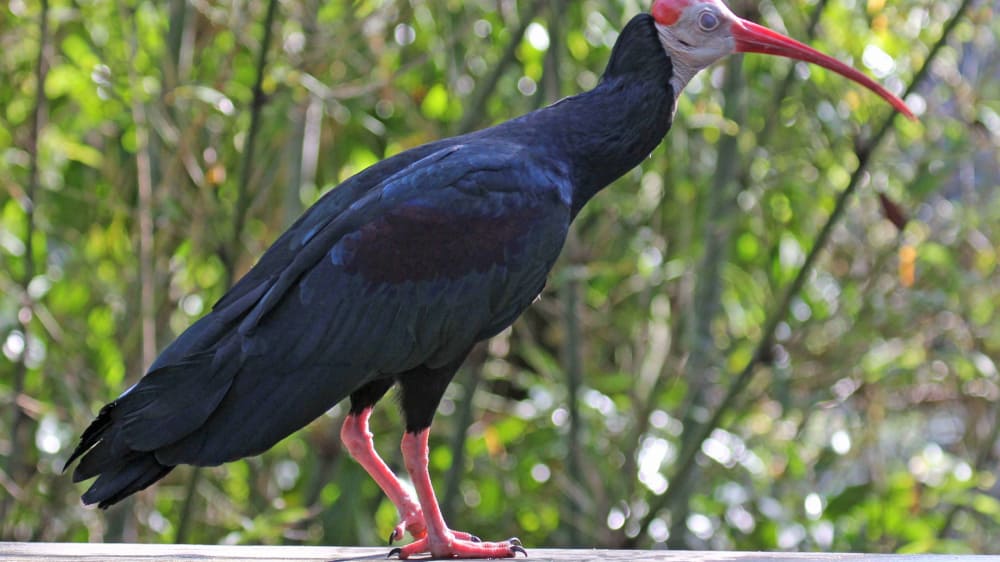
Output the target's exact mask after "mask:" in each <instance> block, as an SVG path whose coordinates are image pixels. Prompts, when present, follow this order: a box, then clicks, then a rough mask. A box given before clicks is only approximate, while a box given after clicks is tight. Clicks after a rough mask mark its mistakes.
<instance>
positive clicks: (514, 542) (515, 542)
mask: <svg viewBox="0 0 1000 562" xmlns="http://www.w3.org/2000/svg"><path fill="white" fill-rule="evenodd" d="M507 542H509V543H510V544H512V545H514V546H521V539H519V538H517V537H511V538H509V539H507ZM525 556H527V554H525Z"/></svg>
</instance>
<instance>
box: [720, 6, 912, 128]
mask: <svg viewBox="0 0 1000 562" xmlns="http://www.w3.org/2000/svg"><path fill="white" fill-rule="evenodd" d="M732 34H733V39H735V42H736V51H737V52H740V53H764V54H766V55H778V56H781V57H788V58H791V59H797V60H801V61H805V62H811V63H813V64H818V65H820V66H822V67H824V68H828V69H830V70H832V71H834V72H836V73H837V74H840V75H841V76H845V77H847V78H850V79H851V80H854V81H855V82H857V83H858V84H861V85H862V86H864V87H866V88H868V89H869V90H871V91H873V92H875V93H876V94H878V95H880V96H882V97H883V98H884V99H885V100H886V101H887V102H889V103H890V104H892V106H893V107H895V108H896V110H897V111H899V112H900V113H902V114H903V115H905V116H907V117H909V118H910V119H912V120H914V121H915V120H916V119H917V117H916V116H915V115H914V114H913V112H912V111H910V108H909V107H906V103H904V102H903V100H901V99H899V98H898V97H896V96H895V95H893V94H892V92H890V91H889V90H886V89H885V88H883V87H882V86H881V85H880V84H878V83H877V82H875V81H874V80H872V79H871V78H869V77H868V76H866V75H864V74H862V73H861V72H859V71H857V70H855V69H853V68H851V67H849V66H847V65H846V64H844V63H842V62H840V61H838V60H837V59H835V58H833V57H830V56H828V55H824V54H823V53H821V52H819V51H817V50H816V49H813V48H812V47H809V46H807V45H804V44H802V43H799V42H798V41H796V40H794V39H792V38H790V37H786V36H784V35H782V34H780V33H778V32H776V31H772V30H770V29H768V28H766V27H764V26H762V25H758V24H756V23H753V22H751V21H747V20H744V19H740V20H738V21H737V22H736V23H734V24H733V27H732Z"/></svg>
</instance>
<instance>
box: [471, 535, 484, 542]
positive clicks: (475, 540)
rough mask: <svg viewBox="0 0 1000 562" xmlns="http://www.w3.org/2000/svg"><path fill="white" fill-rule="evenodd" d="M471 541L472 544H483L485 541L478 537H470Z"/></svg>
mask: <svg viewBox="0 0 1000 562" xmlns="http://www.w3.org/2000/svg"><path fill="white" fill-rule="evenodd" d="M469 540H470V541H472V542H483V539H481V538H479V537H477V536H476V535H469Z"/></svg>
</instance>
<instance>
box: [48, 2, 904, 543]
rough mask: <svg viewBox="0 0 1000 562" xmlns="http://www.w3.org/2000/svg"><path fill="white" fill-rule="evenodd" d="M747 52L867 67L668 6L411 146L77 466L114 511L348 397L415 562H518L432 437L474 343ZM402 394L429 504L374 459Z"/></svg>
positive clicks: (277, 254) (170, 355) (102, 431)
mask: <svg viewBox="0 0 1000 562" xmlns="http://www.w3.org/2000/svg"><path fill="white" fill-rule="evenodd" d="M732 52H756V53H765V54H771V55H780V56H784V57H791V58H795V59H800V60H803V61H808V62H811V63H815V64H819V65H821V66H824V67H826V68H828V69H831V70H833V71H835V72H838V73H840V74H842V75H844V76H846V77H848V78H850V79H851V80H854V81H856V82H859V83H861V84H863V85H864V86H866V87H868V88H870V89H871V90H874V91H875V92H876V93H877V94H878V95H880V96H882V97H883V98H885V99H886V100H888V101H889V102H890V103H891V104H892V105H893V107H895V108H896V110H898V111H900V112H902V113H904V114H906V115H907V116H910V117H911V118H912V114H911V113H910V111H909V110H908V109H907V107H906V105H905V104H904V103H903V102H902V101H901V100H900V99H898V98H897V97H896V96H894V95H892V94H890V93H889V92H888V91H886V90H885V89H884V88H882V87H881V86H879V85H878V84H876V83H875V82H873V81H872V80H871V79H869V78H868V77H866V76H865V75H863V74H861V73H860V72H858V71H856V70H854V69H852V68H850V67H848V66H846V65H844V64H842V63H840V62H838V61H836V60H834V59H832V58H830V57H828V56H826V55H823V54H821V53H819V52H817V51H815V50H813V49H811V48H809V47H806V46H805V45H803V44H801V43H798V42H796V41H794V40H792V39H789V38H787V37H784V36H782V35H780V34H778V33H776V32H774V31H771V30H769V29H767V28H764V27H761V26H759V25H757V24H754V23H751V22H749V21H745V20H743V19H740V18H738V17H736V16H735V15H734V14H733V13H732V12H731V11H730V10H729V8H727V7H726V6H725V5H724V4H723V3H722V2H721V1H720V0H656V1H655V2H654V3H653V6H652V11H651V14H640V15H637V16H635V17H634V18H633V19H632V20H631V21H630V22H629V23H628V24H627V25H626V26H625V28H624V29H623V30H622V32H621V34H620V36H619V37H618V41H617V43H616V44H615V46H614V49H613V50H612V52H611V59H610V61H609V62H608V65H607V68H606V69H605V71H604V75H603V77H602V79H601V81H600V83H599V84H598V85H597V87H595V88H594V89H593V90H591V91H589V92H585V93H582V94H580V95H577V96H573V97H571V98H567V99H564V100H562V101H560V102H558V103H556V104H553V105H551V106H549V107H546V108H543V109H540V110H538V111H534V112H532V113H529V114H527V115H524V116H521V117H518V118H516V119H513V120H511V121H507V122H505V123H501V124H499V125H496V126H494V127H490V128H488V129H484V130H481V131H478V132H474V133H471V134H467V135H462V136H459V137H455V138H449V139H444V140H440V141H437V142H432V143H430V144H426V145H423V146H418V147H416V148H413V149H410V150H408V151H406V152H403V153H401V154H398V155H396V156H393V157H391V158H388V159H386V160H384V161H382V162H379V163H378V164H375V165H373V166H371V167H370V168H368V169H366V170H364V171H363V172H361V173H359V174H357V175H356V176H354V177H352V178H350V179H348V180H347V181H345V182H343V183H342V184H341V185H340V186H338V187H337V188H336V189H333V190H332V191H330V192H329V193H327V194H326V195H325V196H324V197H323V198H322V199H320V200H319V202H317V203H316V204H315V205H313V207H312V208H310V209H309V210H308V211H307V212H306V213H305V214H304V215H303V216H302V217H301V218H300V219H299V220H298V221H297V222H296V223H295V224H294V225H292V227H291V228H289V229H288V231H287V232H285V233H284V234H282V236H281V237H280V238H279V239H278V240H277V242H275V243H274V245H273V246H271V247H270V248H269V249H268V250H267V251H266V252H265V253H264V255H263V257H261V259H260V261H259V263H257V265H256V266H254V267H253V269H251V270H250V271H249V272H248V273H247V274H246V275H245V276H244V277H243V278H241V279H240V280H239V281H238V282H237V283H236V284H235V286H233V287H232V289H230V290H229V292H228V293H226V295H225V296H223V297H222V299H221V300H219V302H218V303H216V305H215V307H214V308H213V310H212V312H211V313H209V314H208V315H206V316H205V317H203V318H202V319H200V320H199V321H197V322H196V323H194V324H193V325H192V326H191V327H190V328H188V329H187V330H186V331H185V332H184V333H182V334H181V335H180V336H179V337H178V338H177V339H176V340H175V341H174V342H173V343H171V344H170V345H169V346H167V348H166V349H164V350H163V352H162V353H161V354H160V356H159V357H158V358H157V359H156V361H155V362H154V363H153V364H152V365H151V366H150V367H149V370H148V371H147V373H146V375H145V376H144V377H142V379H141V380H139V382H138V383H137V384H135V385H134V386H132V387H131V388H129V389H128V390H126V391H125V392H124V393H123V394H122V395H121V396H119V397H118V398H117V399H115V400H114V401H113V402H111V403H110V404H108V405H106V406H104V407H103V408H102V409H101V411H100V413H99V414H98V415H97V418H96V419H95V420H94V421H93V423H92V424H91V425H90V427H88V428H87V430H86V431H84V433H83V436H82V438H81V440H80V443H79V446H78V447H77V448H76V450H75V451H74V452H73V455H72V456H71V457H70V459H69V461H67V465H69V464H70V463H71V462H73V460H75V459H77V458H79V457H81V456H82V458H81V460H80V464H79V465H78V466H77V467H76V470H75V472H74V474H73V478H74V481H80V480H86V479H89V478H93V477H95V476H96V477H97V480H96V481H95V482H94V483H93V484H92V485H91V487H90V489H88V490H87V491H86V493H84V494H83V501H84V502H85V503H88V504H91V503H97V504H99V505H100V506H101V507H107V506H109V505H111V504H114V503H115V502H118V501H119V500H121V499H122V498H124V497H126V496H128V495H130V494H132V493H134V492H136V491H138V490H141V489H143V488H145V487H147V486H149V485H150V484H152V483H154V482H156V481H157V480H159V479H160V478H162V477H163V476H164V475H165V474H167V473H168V472H170V470H171V469H172V468H173V467H175V466H177V465H179V464H182V463H187V464H193V465H201V466H206V465H218V464H221V463H225V462H228V461H232V460H236V459H239V458H243V457H246V456H248V455H256V454H259V453H262V452H264V451H266V450H267V449H269V448H270V447H271V446H272V445H274V444H275V443H277V442H278V441H280V440H281V439H282V438H284V437H285V436H287V435H289V434H290V433H292V432H294V431H295V430H297V429H299V428H301V427H302V426H304V425H306V424H307V423H309V422H310V421H312V420H313V419H315V418H316V417H317V416H319V415H321V414H322V413H323V412H325V411H326V410H328V409H329V408H330V407H332V406H333V405H335V404H337V403H338V402H340V401H341V400H343V399H345V398H348V397H349V398H350V411H349V414H348V415H347V419H346V421H345V422H344V425H343V429H342V431H341V437H342V438H343V441H344V444H345V445H346V448H347V450H348V451H350V453H351V455H353V456H354V458H355V459H357V461H358V462H359V463H361V465H362V466H363V467H364V468H365V470H367V471H368V472H369V473H370V474H371V475H372V477H373V478H374V479H375V481H376V482H378V484H379V486H381V488H382V489H383V490H384V491H385V493H386V494H387V495H388V496H389V498H390V499H391V500H392V502H393V503H394V504H395V505H396V507H397V508H398V510H399V515H400V522H399V525H398V526H397V527H396V528H395V530H394V531H393V533H392V536H391V539H401V538H402V537H403V534H404V532H409V533H410V534H411V535H412V536H413V537H414V539H415V541H414V542H412V543H410V544H407V545H406V546H403V547H402V548H398V549H394V550H393V551H392V553H390V554H397V555H398V556H399V557H400V558H409V557H412V556H414V555H418V554H424V553H429V554H431V555H432V556H434V557H457V558H481V557H512V556H515V555H516V553H518V552H522V553H523V552H524V549H523V548H522V547H521V545H520V543H519V542H518V541H517V540H516V539H511V540H508V541H503V542H481V541H479V539H477V538H475V537H474V536H472V535H470V534H468V533H463V532H457V531H452V530H450V529H449V527H448V526H447V525H446V524H445V521H444V519H443V517H442V515H441V511H440V510H439V509H438V503H437V500H436V499H435V496H434V490H433V489H432V487H431V479H430V476H429V474H428V467H427V459H428V447H427V436H428V430H429V428H430V425H431V419H432V418H433V416H434V411H435V409H436V408H437V405H438V402H439V401H440V399H441V396H442V393H443V392H444V390H445V387H446V386H447V385H448V383H449V381H451V379H452V376H453V375H454V374H455V371H456V370H457V369H458V367H459V365H461V364H462V361H463V360H464V359H465V357H466V354H467V353H468V352H469V350H470V348H471V347H472V346H473V345H474V344H475V343H476V342H478V341H480V340H483V339H486V338H489V337H491V336H493V335H495V334H497V333H498V332H500V331H501V330H503V329H504V328H506V327H507V326H510V324H511V323H512V322H514V320H515V319H516V318H517V317H518V316H519V315H520V314H521V312H522V311H523V310H524V309H525V308H526V307H528V305H530V304H531V302H532V301H533V300H534V299H535V297H537V296H538V294H539V293H540V292H541V290H542V287H543V286H544V285H545V278H546V276H547V275H548V273H549V270H550V268H551V267H552V265H553V263H554V262H555V260H556V258H557V256H558V255H559V252H560V249H561V248H562V246H563V242H564V240H565V239H566V233H567V229H568V228H569V225H570V222H571V221H572V220H573V218H574V217H575V216H576V214H577V213H578V212H579V211H580V209H581V208H582V207H583V205H584V204H586V203H587V201H588V200H589V199H590V198H591V197H593V196H594V195H595V194H596V193H597V192H598V191H600V190H601V189H602V188H604V187H605V186H607V185H608V184H609V183H611V182H612V181H613V180H615V179H616V178H618V177H620V176H621V175H622V174H624V173H625V172H627V171H628V170H629V169H631V168H633V167H634V166H636V165H637V164H639V163H640V162H641V161H642V160H643V159H644V158H645V157H646V156H647V155H649V153H650V152H651V151H652V150H653V149H655V148H656V146H657V145H658V144H659V143H660V141H661V140H662V139H663V137H664V135H665V134H666V133H667V130H668V129H669V128H670V124H671V121H672V118H673V113H674V110H675V107H676V100H677V96H678V95H680V93H681V90H682V89H683V88H684V86H685V84H687V83H688V81H689V80H690V79H691V77H692V76H694V75H695V73H697V72H698V71H699V70H701V69H703V68H705V67H707V66H708V65H710V64H712V63H713V62H714V61H716V60H718V59H719V58H721V57H723V56H724V55H726V54H729V53H732ZM393 385H398V386H399V387H400V392H401V405H402V410H403V415H404V417H405V422H406V430H405V432H404V434H403V439H402V450H403V457H404V461H405V465H406V470H407V471H408V472H409V475H410V478H411V479H412V482H413V487H414V489H415V491H416V496H413V495H411V493H410V492H409V491H407V489H406V488H404V487H403V486H402V485H400V481H399V480H398V479H397V478H396V476H395V475H394V474H393V473H392V471H391V470H390V469H389V467H388V466H386V464H385V462H383V460H382V459H381V458H380V457H379V455H378V454H377V453H376V452H375V449H374V447H373V445H372V435H371V433H370V432H369V430H368V417H369V415H370V414H371V411H372V407H373V406H374V405H375V403H376V402H378V400H379V399H380V398H382V396H383V395H384V394H385V393H386V391H387V390H389V388H390V387H392V386H393Z"/></svg>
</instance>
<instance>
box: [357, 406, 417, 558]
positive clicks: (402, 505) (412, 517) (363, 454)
mask: <svg viewBox="0 0 1000 562" xmlns="http://www.w3.org/2000/svg"><path fill="white" fill-rule="evenodd" d="M371 414H372V409H371V408H365V409H364V410H362V412H361V413H360V414H358V415H348V416H347V419H345V420H344V425H343V427H341V428H340V440H341V441H343V442H344V446H345V447H347V450H348V452H350V453H351V456H352V457H354V460H356V461H358V464H360V465H361V466H362V467H363V468H364V469H365V471H366V472H368V474H370V475H371V477H372V479H374V480H375V483H376V484H378V486H379V488H382V491H383V492H385V495H386V496H388V497H389V500H390V501H391V502H392V503H393V505H395V506H396V509H397V510H398V511H399V519H400V521H399V525H396V528H395V529H393V531H392V534H391V535H389V542H390V543H392V542H393V541H396V540H399V539H402V538H403V533H404V532H405V531H409V532H410V534H411V535H413V538H415V539H420V538H423V537H425V536H426V535H427V529H426V527H425V525H424V515H423V513H422V512H421V511H420V506H419V505H417V502H416V501H414V500H413V498H412V497H411V496H410V494H409V493H408V492H407V491H406V489H405V488H403V485H402V484H400V483H399V479H398V478H396V475H395V474H393V473H392V470H390V469H389V467H388V466H386V464H385V461H383V460H382V457H380V456H379V455H378V452H376V451H375V444H374V443H373V442H372V433H371V431H370V430H369V429H368V418H369V417H370V416H371Z"/></svg>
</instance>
